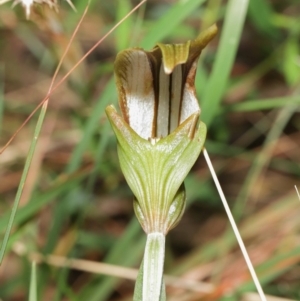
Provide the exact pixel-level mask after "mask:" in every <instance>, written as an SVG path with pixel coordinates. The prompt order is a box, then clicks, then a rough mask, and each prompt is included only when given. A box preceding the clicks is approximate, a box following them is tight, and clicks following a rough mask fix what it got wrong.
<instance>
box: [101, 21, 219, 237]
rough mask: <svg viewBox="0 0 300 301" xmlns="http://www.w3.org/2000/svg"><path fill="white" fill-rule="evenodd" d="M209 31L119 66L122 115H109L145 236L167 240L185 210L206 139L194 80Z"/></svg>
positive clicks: (135, 54) (122, 57)
mask: <svg viewBox="0 0 300 301" xmlns="http://www.w3.org/2000/svg"><path fill="white" fill-rule="evenodd" d="M216 32H217V28H216V26H215V25H214V26H211V27H210V28H208V29H207V30H206V31H205V32H203V33H202V34H200V35H199V37H198V38H197V39H195V40H193V41H188V42H187V43H185V44H174V45H173V44H172V45H164V44H157V46H156V47H155V48H154V49H153V50H152V51H145V50H143V49H140V48H132V49H128V50H124V51H122V52H120V53H119V54H118V56H117V59H116V62H115V76H116V82H117V88H118V93H119V105H120V108H121V111H122V115H123V116H120V115H119V114H118V113H117V112H116V110H115V109H114V107H113V106H108V107H107V108H106V113H107V116H108V118H109V120H110V123H111V125H112V127H113V130H114V132H115V134H116V136H117V140H118V155H119V160H120V165H121V169H122V171H123V174H124V176H125V178H126V181H127V183H128V185H129V186H130V188H131V190H132V191H133V193H134V195H135V201H134V209H135V213H136V215H137V217H138V219H139V222H140V223H141V225H142V227H143V229H144V231H145V232H146V233H153V232H160V233H163V234H164V235H165V234H166V233H167V232H168V231H169V230H170V229H171V228H173V227H174V226H175V225H176V224H177V223H178V221H179V220H180V218H181V215H182V213H183V210H184V207H185V200H186V197H185V189H184V186H183V181H184V179H185V177H186V175H187V174H188V172H189V171H190V169H191V168H192V166H193V164H194V163H195V161H196V160H197V158H198V156H199V154H200V152H201V149H202V146H203V143H204V140H205V136H206V127H205V124H204V123H202V122H201V121H199V115H200V107H199V104H198V100H197V98H196V95H195V87H194V80H195V75H196V68H197V61H198V57H199V55H200V53H201V51H202V49H203V48H204V47H205V46H206V45H207V44H208V42H209V41H210V40H211V39H212V38H213V37H214V36H215V34H216Z"/></svg>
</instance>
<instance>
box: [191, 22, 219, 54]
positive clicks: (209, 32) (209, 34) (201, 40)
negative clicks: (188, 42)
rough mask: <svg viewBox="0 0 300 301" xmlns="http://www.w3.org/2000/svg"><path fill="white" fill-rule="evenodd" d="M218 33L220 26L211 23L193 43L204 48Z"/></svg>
mask: <svg viewBox="0 0 300 301" xmlns="http://www.w3.org/2000/svg"><path fill="white" fill-rule="evenodd" d="M217 33H218V27H217V25H216V24H213V25H211V26H210V27H208V28H207V29H205V30H204V31H203V32H201V33H200V34H199V35H198V37H197V38H196V39H195V40H194V41H193V43H195V44H197V45H198V46H201V48H204V47H205V46H206V45H207V44H208V43H209V42H210V41H211V40H212V39H213V38H214V37H215V36H216V35H217Z"/></svg>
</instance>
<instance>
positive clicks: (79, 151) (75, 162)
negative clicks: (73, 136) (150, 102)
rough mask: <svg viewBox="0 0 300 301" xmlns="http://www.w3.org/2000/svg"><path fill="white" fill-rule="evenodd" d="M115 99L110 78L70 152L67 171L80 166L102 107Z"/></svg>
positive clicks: (113, 87) (114, 91) (113, 86)
mask: <svg viewBox="0 0 300 301" xmlns="http://www.w3.org/2000/svg"><path fill="white" fill-rule="evenodd" d="M116 99H117V97H116V89H115V83H114V79H113V78H112V79H111V80H110V81H109V82H108V84H107V85H106V87H105V89H104V91H103V92H102V94H101V97H100V98H99V100H98V101H97V103H96V106H95V108H94V109H93V110H92V115H91V116H90V117H89V119H88V120H87V123H86V125H85V128H84V130H83V133H82V139H81V141H80V143H78V145H77V146H76V148H75V149H74V151H73V153H72V157H71V159H70V162H69V164H68V167H67V172H73V171H75V170H76V169H77V168H78V167H79V166H80V163H81V160H82V156H83V154H84V152H85V151H86V149H87V148H88V147H89V145H90V142H91V140H92V139H93V135H94V134H95V132H96V131H97V129H98V127H99V120H100V118H101V116H103V114H104V109H105V107H106V105H107V104H108V103H112V102H115V101H116Z"/></svg>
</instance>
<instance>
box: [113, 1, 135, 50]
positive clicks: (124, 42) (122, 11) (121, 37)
mask: <svg viewBox="0 0 300 301" xmlns="http://www.w3.org/2000/svg"><path fill="white" fill-rule="evenodd" d="M131 9H132V8H131V3H130V1H128V0H118V8H117V14H116V20H120V19H122V17H123V16H125V15H126V14H127V13H128V12H130V11H131ZM132 28H133V24H132V16H130V17H128V18H127V19H126V20H125V21H124V22H123V23H122V24H121V25H120V26H119V27H118V28H117V29H116V49H117V51H118V52H119V51H121V50H123V49H125V48H127V47H128V46H129V45H128V41H130V33H131V31H132Z"/></svg>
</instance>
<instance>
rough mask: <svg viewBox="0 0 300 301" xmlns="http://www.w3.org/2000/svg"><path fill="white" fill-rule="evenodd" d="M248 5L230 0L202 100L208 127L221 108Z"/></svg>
mask: <svg viewBox="0 0 300 301" xmlns="http://www.w3.org/2000/svg"><path fill="white" fill-rule="evenodd" d="M247 7H248V0H230V1H229V4H228V7H227V10H226V14H225V22H224V26H223V29H222V34H221V40H220V44H219V46H218V51H217V55H216V59H215V63H214V65H213V69H212V73H211V75H210V77H209V79H208V82H207V86H206V89H205V91H204V93H203V97H202V102H201V103H202V108H201V110H202V112H203V113H202V119H203V122H204V123H206V125H207V126H208V127H209V125H210V123H211V122H212V120H213V117H214V116H215V115H216V113H217V112H218V110H219V106H220V102H221V100H222V96H223V95H224V92H225V89H226V85H227V81H228V78H229V75H230V71H231V68H232V65H233V62H234V58H235V55H236V52H237V48H238V45H239V41H240V38H241V33H242V29H243V25H244V22H245V18H246V13H247Z"/></svg>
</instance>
